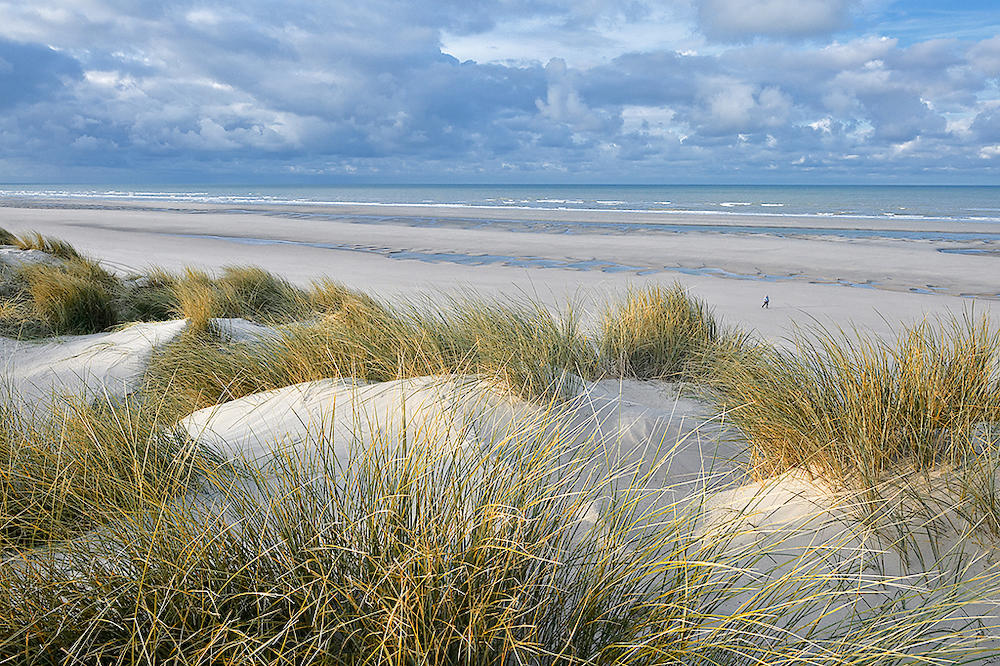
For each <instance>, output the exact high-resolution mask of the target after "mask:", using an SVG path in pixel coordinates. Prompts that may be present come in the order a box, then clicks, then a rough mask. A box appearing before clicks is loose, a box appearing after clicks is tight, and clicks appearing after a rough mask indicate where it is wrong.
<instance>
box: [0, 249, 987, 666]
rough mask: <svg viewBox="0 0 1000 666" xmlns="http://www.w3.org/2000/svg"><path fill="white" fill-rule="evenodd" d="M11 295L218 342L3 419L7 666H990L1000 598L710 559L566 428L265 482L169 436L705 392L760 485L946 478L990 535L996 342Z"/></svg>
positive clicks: (340, 299) (185, 345)
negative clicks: (297, 402)
mask: <svg viewBox="0 0 1000 666" xmlns="http://www.w3.org/2000/svg"><path fill="white" fill-rule="evenodd" d="M0 240H3V238H2V237H0ZM36 240H37V239H36ZM43 240H44V239H43ZM42 242H43V241H38V243H39V244H41V243H42ZM45 242H48V243H49V245H48V247H50V249H52V248H55V247H56V246H55V245H53V244H52V243H51V241H45ZM53 251H55V250H53ZM64 254H65V252H64ZM91 292H93V293H94V294H97V295H96V296H93V294H92V293H91ZM0 296H2V297H3V299H2V304H0V320H2V321H4V322H11V323H12V325H13V324H14V323H17V322H21V325H22V326H25V325H26V324H25V322H35V323H34V324H32V325H34V326H37V329H36V330H37V334H48V333H50V332H52V331H56V330H59V331H70V330H81V331H83V330H87V331H88V332H89V331H90V330H94V329H97V330H100V329H99V328H98V327H107V326H111V325H114V324H116V323H119V322H121V321H127V320H131V319H133V318H134V319H154V320H155V319H158V318H163V317H167V316H175V315H176V314H178V313H180V314H183V315H184V316H187V317H188V318H189V319H190V321H191V325H192V333H193V334H191V335H187V336H184V337H183V338H181V339H179V340H178V341H177V342H175V343H173V344H171V345H169V346H168V347H166V348H164V349H162V350H160V351H159V352H157V354H156V355H155V356H154V358H153V361H152V363H151V365H150V367H149V371H148V377H147V379H148V381H147V383H146V384H144V385H143V386H142V387H141V389H140V390H139V391H138V392H137V393H136V394H135V395H133V396H131V397H130V398H129V399H127V400H125V401H120V402H116V401H111V400H104V401H98V402H97V403H96V404H92V403H86V402H82V401H80V400H67V401H64V402H62V403H61V405H62V407H61V408H60V409H59V410H57V413H56V414H54V415H48V416H47V415H41V414H32V415H26V414H22V413H19V412H18V411H16V410H15V409H13V408H12V407H10V405H11V404H13V401H7V402H0V548H2V549H3V552H4V555H5V561H4V563H3V566H0V661H2V662H4V663H19V664H51V663H101V664H116V663H122V664H125V663H169V664H178V665H180V664H230V663H241V664H243V663H245V664H300V663H304V664H376V663H379V664H381V663H392V664H441V665H444V664H484V665H485V664H497V665H500V664H504V665H506V664H539V665H543V664H545V665H548V664H567V665H569V664H572V665H582V664H608V665H610V664H643V665H650V664H705V665H706V666H707V665H709V664H711V665H713V666H716V665H718V664H760V665H763V664H787V665H789V666H791V665H792V664H803V663H805V664H811V665H827V664H829V665H830V666H834V665H837V666H841V665H844V664H873V665H874V664H879V665H881V664H896V663H900V664H902V663H915V662H916V663H947V661H948V660H952V661H955V662H958V661H961V660H963V659H965V660H971V659H974V658H976V656H977V655H981V654H982V647H981V646H980V645H978V644H977V643H976V638H977V635H979V634H981V633H982V630H981V628H980V627H978V626H977V625H976V623H975V622H969V623H968V625H965V626H959V625H957V624H955V623H954V622H951V621H949V622H948V623H942V622H941V621H942V620H944V619H946V618H954V617H955V616H956V615H959V614H961V613H962V612H963V610H964V609H965V608H966V607H967V605H968V604H969V603H970V602H983V601H985V600H988V599H990V598H995V597H996V595H997V591H998V590H1000V582H998V581H997V579H996V577H995V576H993V575H992V574H990V575H983V576H981V577H980V578H977V579H975V580H973V581H972V582H971V583H969V584H966V583H965V582H963V581H957V580H956V579H950V578H948V576H947V574H941V575H940V576H939V577H937V578H935V577H933V576H929V577H927V578H926V579H921V581H919V584H918V583H912V584H911V583H909V582H906V581H900V580H898V579H891V580H887V581H885V582H884V583H880V585H882V588H886V589H889V590H895V591H897V592H899V593H898V594H887V595H884V596H882V597H874V596H873V595H872V592H871V590H872V589H873V588H874V587H877V586H874V585H871V584H867V583H866V585H868V587H866V592H865V595H862V596H863V598H862V597H859V595H858V591H857V587H852V586H851V584H850V581H851V580H855V581H856V580H857V579H856V578H851V573H852V572H855V571H856V570H857V569H858V567H861V568H864V566H866V565H868V564H872V566H874V564H873V563H872V562H861V563H859V562H858V561H857V560H856V559H854V558H853V557H851V558H848V560H845V562H842V563H839V564H831V562H832V561H833V560H835V559H836V553H835V552H834V551H831V550H830V549H829V548H822V547H821V548H816V549H807V550H804V551H801V552H800V553H799V554H798V555H794V554H793V555H792V556H789V555H788V554H787V552H786V551H787V544H784V543H782V542H780V541H778V542H774V543H772V542H767V543H763V542H760V541H756V540H754V541H752V543H749V545H746V546H739V545H734V544H736V543H737V542H738V541H739V539H736V541H735V542H734V541H733V535H732V534H727V533H724V532H719V533H712V534H709V535H707V536H706V535H704V534H701V533H700V532H699V520H700V519H699V514H698V509H699V506H698V501H697V500H698V499H699V498H697V497H695V498H692V500H694V501H693V503H692V504H691V505H688V506H684V507H678V506H663V505H662V504H658V502H660V501H661V500H660V499H658V498H659V497H660V494H659V493H660V491H661V490H662V489H661V488H657V487H656V486H655V484H654V483H652V482H651V479H652V478H653V477H652V476H651V475H653V474H654V473H655V469H654V470H646V471H643V472H639V471H637V469H636V468H633V467H630V466H622V465H621V464H620V463H616V462H615V461H614V460H612V459H609V457H608V456H607V450H606V449H604V448H603V447H602V446H601V443H600V442H589V443H587V444H585V445H582V446H581V445H580V443H579V440H578V439H576V438H574V437H572V436H571V434H572V433H565V432H562V431H561V430H560V427H559V426H558V425H553V424H551V423H550V424H542V425H539V424H535V426H537V427H533V428H528V429H524V430H516V431H513V432H508V433H504V434H503V436H501V437H498V438H495V439H493V440H491V441H486V442H480V443H479V444H477V445H475V446H473V445H470V444H469V443H468V442H466V443H465V445H464V446H462V447H446V446H442V442H440V441H437V440H435V439H434V438H433V437H431V436H430V435H429V434H427V433H410V434H409V435H406V437H407V438H406V439H405V441H404V442H402V443H400V442H395V441H389V440H387V439H386V436H385V435H381V436H380V435H378V434H376V433H367V434H365V433H359V434H358V436H357V437H356V438H355V440H353V441H352V442H350V446H352V447H354V448H353V453H352V455H350V456H348V459H349V461H350V462H349V463H347V464H346V466H345V465H343V464H340V463H337V462H336V460H335V457H334V456H333V455H332V452H333V451H335V450H336V448H337V447H338V446H339V447H343V446H345V442H343V441H340V442H337V441H332V440H331V439H330V436H329V435H324V434H322V431H323V428H322V427H318V428H317V430H318V431H320V433H321V434H319V435H318V436H317V441H315V442H314V445H315V446H314V448H312V449H307V450H306V449H304V450H300V452H299V454H288V453H287V452H286V453H285V454H283V455H277V457H276V458H275V461H274V465H273V466H272V467H270V468H268V469H267V470H266V471H262V470H260V469H257V468H252V467H246V466H244V465H241V464H239V463H238V462H232V461H223V460H221V459H220V458H219V457H218V456H215V455H212V454H211V452H207V451H204V450H201V449H199V448H197V447H195V446H193V445H192V444H191V442H188V441H186V440H185V439H184V438H183V437H179V436H178V435H177V434H176V432H175V430H174V424H176V422H177V419H178V418H179V417H180V416H182V415H183V414H186V413H188V412H190V411H191V410H193V409H195V408H197V407H201V406H206V405H212V404H216V403H218V402H221V401H225V400H231V399H234V398H238V397H241V396H245V395H249V394H252V393H257V392H260V391H263V390H267V389H272V388H279V387H282V386H288V385H290V384H296V383H299V382H303V381H309V380H315V379H323V378H327V377H354V378H357V379H362V380H366V381H372V382H376V381H385V380H391V379H396V378H400V377H413V376H422V375H431V374H449V373H460V374H476V375H479V376H481V377H485V378H488V379H492V380H493V381H494V382H495V383H496V384H497V385H500V386H502V387H503V388H505V389H507V390H509V391H511V392H513V393H515V394H517V395H519V396H522V397H525V398H529V399H532V400H535V401H536V402H540V403H547V404H550V405H552V407H551V411H550V413H549V414H546V415H544V416H543V417H541V418H542V419H543V420H545V419H550V418H552V419H554V418H556V416H557V414H558V409H559V408H558V406H556V405H557V403H555V402H552V401H553V399H554V398H558V397H559V396H560V395H562V393H563V392H564V390H565V389H566V388H567V387H568V385H569V383H570V382H571V381H572V380H573V377H582V378H584V379H590V378H595V377H599V376H607V375H611V376H621V377H641V378H652V377H656V378H670V379H678V378H681V379H697V378H699V377H703V376H710V377H711V378H712V380H713V384H714V387H715V389H716V391H717V392H718V395H719V396H720V397H721V400H722V402H723V403H724V404H725V405H726V406H727V407H729V408H730V412H729V417H728V418H729V419H731V420H732V421H733V422H734V423H735V424H736V425H737V426H738V427H739V428H740V430H741V431H742V432H743V433H744V434H745V435H746V437H747V440H748V442H749V446H750V449H751V454H752V460H753V467H754V471H755V472H756V473H757V475H758V476H768V475H771V474H776V473H779V472H782V471H786V470H790V469H795V468H806V469H809V470H811V471H814V472H816V473H821V474H823V475H825V476H827V477H828V478H830V479H833V480H835V481H836V480H840V481H843V482H845V483H848V482H849V483H852V484H856V485H857V486H858V487H864V484H866V483H869V482H872V481H876V480H881V479H883V478H884V477H885V475H887V474H891V473H894V472H898V471H899V470H900V469H901V468H913V469H918V470H923V471H926V472H928V473H929V472H931V471H933V472H934V473H935V474H940V473H943V471H942V470H946V469H952V470H954V473H953V474H951V475H950V476H948V477H947V478H948V479H949V483H950V484H952V485H950V486H948V487H947V493H946V497H947V502H948V503H949V506H947V507H938V506H937V505H934V504H932V502H930V501H929V500H927V499H926V497H925V494H923V491H914V492H915V493H916V495H915V496H916V497H917V499H918V500H920V501H925V504H926V506H927V507H928V512H929V513H941V512H943V511H944V509H948V510H949V511H950V510H954V509H955V507H954V506H951V505H953V504H958V505H960V506H961V510H959V511H957V512H958V513H960V514H961V515H962V516H963V517H964V519H965V520H966V521H967V522H968V523H970V524H973V525H974V526H975V527H976V528H977V529H982V528H984V527H985V529H984V530H982V533H983V534H985V535H987V537H989V536H990V535H992V536H993V537H995V536H996V534H1000V527H998V526H1000V499H998V498H1000V486H998V484H997V478H1000V477H998V476H997V472H998V470H1000V463H997V462H996V453H995V449H996V447H995V446H994V445H993V444H991V442H993V443H995V437H994V438H992V439H990V437H988V436H987V424H989V423H990V422H995V421H996V420H997V419H998V413H1000V412H998V405H1000V397H998V396H1000V386H998V383H997V382H998V351H1000V343H998V335H997V332H996V331H994V330H993V329H991V328H990V326H989V325H988V324H987V323H986V321H985V320H981V321H980V320H973V319H971V318H970V319H967V320H964V321H961V322H951V323H948V324H944V325H930V324H925V325H922V326H917V327H913V328H911V329H909V330H907V331H906V332H905V334H904V335H903V336H902V337H901V338H900V341H899V342H898V343H894V344H888V343H882V342H878V341H873V340H869V339H867V338H864V337H861V336H855V338H844V337H842V336H836V335H832V334H828V333H820V334H817V335H815V336H813V337H812V338H804V339H803V340H801V341H800V344H799V347H798V348H797V349H795V350H794V351H782V350H777V349H774V348H772V347H769V346H765V345H757V346H751V345H750V344H749V343H748V342H747V340H746V338H743V337H740V336H737V335H733V334H731V333H728V332H723V331H722V330H721V329H720V326H719V325H718V323H717V322H716V321H715V319H714V318H713V317H712V315H711V312H710V311H709V310H708V308H707V306H705V304H703V303H701V302H700V301H697V300H695V299H691V298H690V297H688V296H687V295H686V294H685V293H684V292H683V291H682V290H681V289H680V288H679V287H677V286H675V287H672V288H666V289H664V288H650V289H646V290H641V291H635V292H632V293H630V294H629V295H628V297H627V298H626V299H625V301H624V303H623V304H622V305H621V306H620V307H615V308H610V309H609V310H608V311H607V313H606V315H605V317H604V319H603V323H602V326H601V328H600V330H599V331H597V332H596V334H595V335H594V336H588V335H586V334H585V332H583V331H582V330H581V328H580V326H579V323H578V321H577V320H576V318H575V316H574V314H573V312H572V310H567V311H566V312H565V313H562V314H558V315H554V314H552V313H551V312H550V311H549V310H547V309H545V308H543V307H541V306H539V305H537V304H533V303H519V304H513V305H512V304H501V303H496V302H491V301H486V300H483V299H478V298H474V297H473V298H467V299H458V300H452V301H450V302H447V303H445V304H444V305H440V304H435V303H410V304H404V305H400V306H390V305H388V304H386V303H382V302H380V301H378V300H376V299H374V298H372V297H370V296H368V295H365V294H362V293H359V292H356V291H353V290H350V289H347V288H344V287H343V286H340V285H337V284H335V283H332V282H329V281H325V282H320V283H317V284H314V285H313V286H312V287H311V288H310V289H308V290H298V289H296V288H294V287H292V286H290V285H289V284H288V283H286V282H284V281H283V280H280V279H278V278H276V277H274V276H272V275H270V274H268V273H266V272H264V271H261V270H259V269H250V268H229V269H226V270H224V271H223V273H222V274H221V275H220V276H218V277H213V276H211V275H208V274H206V273H202V272H198V271H193V270H189V271H187V272H185V273H184V274H182V275H179V276H175V275H172V274H169V273H166V272H164V271H151V272H150V274H149V275H147V276H144V277H141V278H140V279H137V280H124V281H123V280H119V279H118V278H115V277H113V276H110V275H108V274H107V273H105V272H103V271H101V270H100V269H99V268H98V267H97V266H96V265H95V264H93V263H91V262H88V261H86V260H82V259H79V258H74V257H69V258H66V260H65V261H64V263H63V264H61V265H58V266H45V267H29V268H25V269H23V270H19V271H6V272H5V273H4V275H3V280H0ZM218 316H242V317H245V318H249V319H254V320H256V321H262V322H269V323H272V324H277V330H278V335H277V336H276V337H274V338H265V339H261V340H258V341H256V342H243V343H234V342H231V341H227V340H224V339H222V338H220V337H219V334H218V333H217V332H216V331H214V330H213V329H212V327H211V325H210V321H211V319H212V318H213V317H218ZM292 320H299V321H298V323H294V322H293V321H292ZM108 322H110V323H108ZM5 330H11V329H7V328H5ZM403 432H404V433H405V432H406V431H405V429H404V430H403ZM274 444H275V447H276V454H277V453H278V451H277V449H278V447H279V445H280V444H281V442H275V443H274ZM650 444H651V445H653V446H655V444H656V443H650ZM666 444H667V445H668V447H669V446H670V445H672V444H673V443H672V442H667V443H666ZM477 447H478V448H477ZM442 450H445V451H451V452H452V453H447V454H441V453H440V452H441V451H442ZM667 462H668V461H666V460H665V461H664V464H666V463H667ZM195 487H196V488H197V490H198V491H199V492H197V493H194V492H189V491H191V490H192V489H193V488H195ZM914 487H915V488H916V487H917V485H914ZM185 493H189V494H185ZM595 507H602V509H601V510H600V511H599V512H597V513H596V514H595V513H594V511H595V509H594V508H595ZM650 507H652V508H650ZM585 515H589V516H594V515H596V516H597V517H596V522H595V523H594V524H593V526H592V527H590V526H586V525H583V524H582V523H581V517H582V516H585ZM893 525H894V526H896V527H898V528H899V529H900V530H901V531H902V536H901V537H900V538H902V539H905V538H909V537H913V538H916V537H915V536H914V535H911V534H909V533H907V532H906V530H909V529H911V526H910V523H908V522H906V521H905V520H903V521H897V522H895V523H893ZM737 536H739V535H737ZM921 538H923V536H921ZM987 540H988V539H987ZM871 556H872V557H875V558H877V557H878V556H879V551H878V550H877V549H876V550H874V551H872V554H871ZM769 560H770V561H774V562H780V564H775V565H765V564H762V563H763V562H766V561H769ZM932 564H933V563H932ZM831 567H832V573H828V574H822V575H821V574H820V573H819V572H826V571H831V569H830V568H831ZM932 568H933V567H932ZM882 588H879V589H882Z"/></svg>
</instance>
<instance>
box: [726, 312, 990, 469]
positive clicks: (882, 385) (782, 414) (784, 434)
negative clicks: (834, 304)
mask: <svg viewBox="0 0 1000 666" xmlns="http://www.w3.org/2000/svg"><path fill="white" fill-rule="evenodd" d="M716 360H717V362H716V365H715V373H714V377H713V379H714V382H715V385H716V387H717V388H718V389H719V391H720V394H721V396H722V398H723V400H724V402H725V403H726V404H727V406H728V407H729V408H730V409H731V411H730V412H729V417H730V419H731V422H732V423H733V424H734V425H736V426H737V427H738V428H739V429H740V431H741V432H742V433H743V434H744V435H745V436H746V438H747V439H748V441H749V443H750V451H751V454H752V457H753V465H754V469H755V471H756V473H757V475H758V476H770V475H773V474H778V473H781V472H783V471H786V470H789V469H792V468H796V467H800V468H806V469H810V470H814V471H815V472H816V473H821V474H824V475H826V476H828V477H830V478H833V479H838V480H853V481H854V482H863V483H865V484H868V485H871V484H874V483H877V482H878V481H879V479H880V478H881V477H882V475H883V474H885V473H887V472H892V471H897V470H899V469H901V468H902V467H910V468H916V469H932V468H934V467H936V466H938V465H941V464H955V463H962V462H963V461H965V460H967V459H969V458H970V457H974V456H975V455H976V454H977V445H976V443H977V441H980V440H979V438H978V437H977V432H979V429H980V428H982V427H985V426H986V425H987V424H989V423H996V422H997V421H998V420H1000V333H998V331H997V330H996V329H994V328H993V327H991V325H990V322H989V320H988V319H986V318H985V317H982V318H979V319H975V318H973V317H971V316H967V317H965V318H964V319H962V320H952V321H948V322H923V323H920V324H917V325H915V326H911V327H908V328H906V329H905V330H904V331H903V333H902V335H901V336H900V337H899V339H898V340H897V341H896V342H894V343H888V342H884V341H880V340H873V339H871V338H867V337H864V336H861V335H855V336H848V335H844V334H840V333H834V332H830V331H825V330H819V331H816V332H815V333H813V334H812V335H811V336H803V337H800V338H799V339H798V340H797V341H796V344H795V348H794V349H793V350H780V349H776V348H774V347H770V346H766V345H758V346H757V347H755V348H752V349H747V350H742V351H739V352H735V353H732V354H730V355H728V357H727V356H726V355H721V356H720V357H719V358H718V359H716Z"/></svg>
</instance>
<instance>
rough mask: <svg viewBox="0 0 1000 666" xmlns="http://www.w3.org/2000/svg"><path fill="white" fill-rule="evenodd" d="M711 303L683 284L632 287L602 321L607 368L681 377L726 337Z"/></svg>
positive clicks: (617, 372) (616, 372)
mask: <svg viewBox="0 0 1000 666" xmlns="http://www.w3.org/2000/svg"><path fill="white" fill-rule="evenodd" d="M723 335H724V334H723V332H722V330H721V327H720V326H719V324H718V323H717V322H716V320H715V317H714V316H713V315H712V313H711V310H710V309H709V307H708V305H706V304H705V303H704V302H703V301H700V300H698V299H696V298H693V297H692V296H690V295H689V294H688V293H687V291H686V290H685V289H684V287H682V286H681V285H680V284H676V283H675V284H674V285H673V286H671V287H669V288H663V287H660V286H658V285H657V286H652V287H646V288H643V289H635V290H632V291H630V292H629V293H628V294H627V295H626V298H625V301H624V302H623V303H621V304H616V305H613V306H611V307H609V308H608V310H607V311H606V312H605V313H604V317H603V319H602V321H601V331H600V338H599V345H598V346H599V354H600V358H601V362H602V364H603V366H604V368H605V372H607V373H608V374H611V375H612V376H617V377H636V378H639V379H683V378H687V377H689V376H690V375H691V371H692V369H693V366H694V365H695V363H696V361H697V360H698V359H699V358H700V356H701V355H702V353H703V352H704V350H705V349H706V348H707V347H709V346H711V345H714V344H716V343H718V342H719V341H720V339H721V338H722V337H723Z"/></svg>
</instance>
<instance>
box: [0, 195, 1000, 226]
mask: <svg viewBox="0 0 1000 666" xmlns="http://www.w3.org/2000/svg"><path fill="white" fill-rule="evenodd" d="M3 208H12V209H42V210H109V211H112V210H114V211H136V212H139V211H150V212H179V213H196V214H197V213H206V212H213V213H219V214H237V215H239V214H256V215H275V216H278V215H299V214H304V215H315V216H323V215H329V216H338V217H339V216H357V217H364V216H372V217H413V218H442V219H448V220H490V221H497V222H506V221H515V222H565V223H594V222H598V223H608V224H671V225H676V226H686V227H691V228H692V229H695V230H697V229H698V228H700V227H704V226H713V227H715V226H718V227H724V226H734V227H744V226H745V227H760V228H771V227H773V228H782V229H787V230H788V231H789V232H794V231H795V230H801V229H804V228H813V229H825V230H838V229H854V230H857V229H866V230H873V231H887V232H888V231H893V232H913V233H926V232H940V233H956V234H961V233H966V234H976V233H981V234H997V235H1000V219H989V218H984V219H982V220H956V219H945V218H935V217H920V216H906V215H893V216H888V215H887V216H865V215H824V214H794V213H787V214H785V213H782V214H773V213H760V212H742V211H687V210H668V209H664V210H662V211H651V210H622V209H606V210H604V209H591V208H586V209H577V208H537V207H515V206H479V205H466V204H416V203H361V202H357V203H355V202H350V203H346V202H344V203H341V202H330V203H322V204H320V203H311V202H302V203H297V202H283V203H241V204H234V203H210V202H193V201H175V200H171V199H152V198H150V199H146V200H133V199H116V198H100V197H95V198H86V197H78V198H74V197H66V198H42V197H39V198H35V197H26V198H15V197H10V198H7V199H0V209H3Z"/></svg>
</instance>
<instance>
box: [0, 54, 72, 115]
mask: <svg viewBox="0 0 1000 666" xmlns="http://www.w3.org/2000/svg"><path fill="white" fill-rule="evenodd" d="M81 75H82V71H81V69H80V65H79V63H78V62H77V61H76V60H74V59H73V58H71V57H69V56H67V55H65V54H62V53H59V52H58V51H55V50H54V49H51V48H49V47H47V46H44V45H41V44H21V43H18V42H13V41H10V40H6V39H2V38H0V91H2V92H3V94H0V109H3V108H8V107H12V106H16V105H19V104H25V103H28V102H33V101H36V100H39V99H43V98H51V97H56V96H59V95H60V94H62V92H63V90H64V89H65V87H66V86H67V85H68V84H69V83H70V82H72V81H73V80H75V79H79V78H80V76H81Z"/></svg>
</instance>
